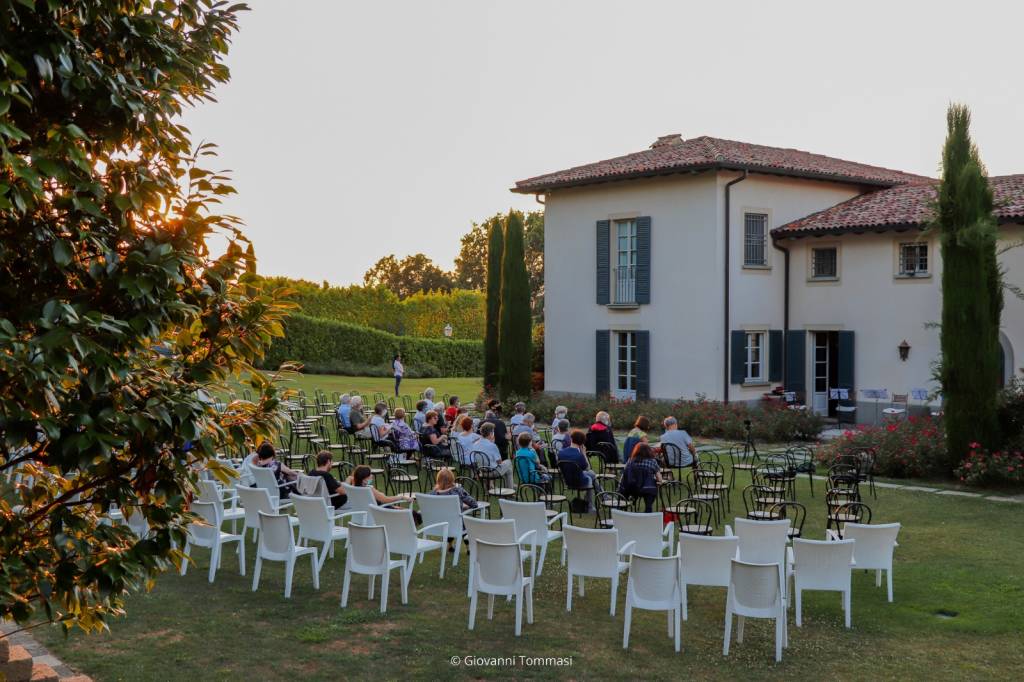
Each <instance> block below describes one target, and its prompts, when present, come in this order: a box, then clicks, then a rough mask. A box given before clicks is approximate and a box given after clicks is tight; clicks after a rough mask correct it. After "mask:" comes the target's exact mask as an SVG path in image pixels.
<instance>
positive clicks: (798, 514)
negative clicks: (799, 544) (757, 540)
mask: <svg viewBox="0 0 1024 682" xmlns="http://www.w3.org/2000/svg"><path fill="white" fill-rule="evenodd" d="M771 511H772V513H773V514H774V515H775V516H774V518H776V519H789V531H788V534H789V539H790V540H792V539H793V538H799V537H803V533H804V520H805V519H806V518H807V507H805V506H803V505H802V504H800V503H799V502H780V503H779V504H776V505H774V506H772V509H771Z"/></svg>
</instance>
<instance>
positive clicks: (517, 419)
mask: <svg viewBox="0 0 1024 682" xmlns="http://www.w3.org/2000/svg"><path fill="white" fill-rule="evenodd" d="M514 409H515V414H513V415H512V418H511V419H509V420H508V422H509V424H511V425H512V426H519V425H520V424H522V423H523V417H525V416H526V403H516V406H515V408H514Z"/></svg>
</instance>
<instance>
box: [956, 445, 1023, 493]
mask: <svg viewBox="0 0 1024 682" xmlns="http://www.w3.org/2000/svg"><path fill="white" fill-rule="evenodd" d="M956 476H957V478H959V479H960V480H961V481H962V482H964V483H966V484H968V485H1012V486H1021V485H1024V453H1022V452H1020V451H1019V450H1015V451H1013V452H989V451H988V450H986V449H985V448H983V447H981V446H980V445H979V444H978V443H971V450H970V452H968V453H967V458H966V459H965V460H964V461H963V462H961V463H960V466H959V467H958V468H957V470H956Z"/></svg>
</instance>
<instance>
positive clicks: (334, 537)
mask: <svg viewBox="0 0 1024 682" xmlns="http://www.w3.org/2000/svg"><path fill="white" fill-rule="evenodd" d="M291 501H292V504H293V505H295V515H296V516H297V517H298V519H299V538H298V543H299V544H300V545H305V544H306V543H307V542H309V541H310V540H312V541H313V542H320V543H323V551H322V552H321V553H320V560H319V565H320V568H323V567H324V561H325V560H326V559H327V555H328V554H330V556H331V558H334V543H335V542H337V541H338V540H347V539H348V529H347V528H345V527H344V526H339V525H338V523H337V522H338V521H339V520H341V519H344V518H347V517H352V516H356V515H358V512H335V511H334V509H333V508H332V507H329V506H327V503H326V502H325V501H324V498H323V497H320V496H319V495H318V496H316V497H306V496H304V495H292V497H291Z"/></svg>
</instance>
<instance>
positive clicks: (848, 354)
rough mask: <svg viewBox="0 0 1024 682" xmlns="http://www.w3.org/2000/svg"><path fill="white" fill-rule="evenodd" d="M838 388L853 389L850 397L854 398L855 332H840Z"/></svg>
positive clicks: (837, 372) (837, 369)
mask: <svg viewBox="0 0 1024 682" xmlns="http://www.w3.org/2000/svg"><path fill="white" fill-rule="evenodd" d="M837 365H838V367H837V368H836V374H837V375H838V376H837V377H836V379H837V380H838V382H839V383H838V384H837V385H836V388H848V389H851V396H850V399H851V400H852V399H853V395H852V392H853V332H852V331H841V332H839V361H838V363H837Z"/></svg>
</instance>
